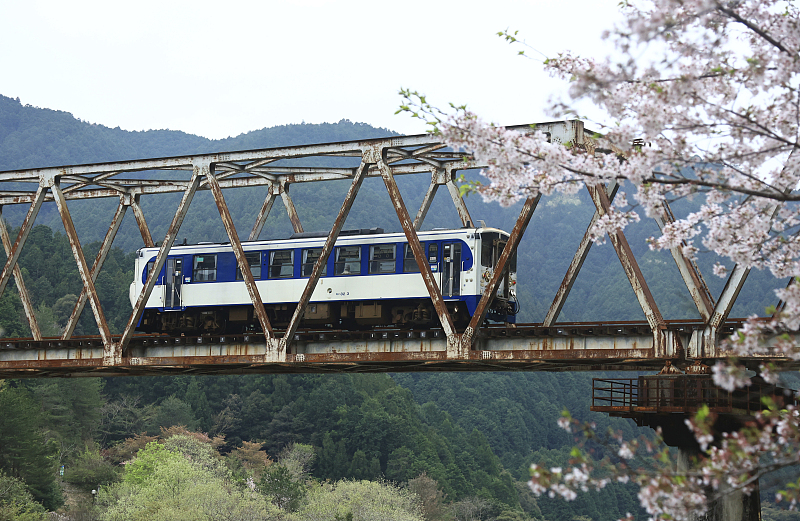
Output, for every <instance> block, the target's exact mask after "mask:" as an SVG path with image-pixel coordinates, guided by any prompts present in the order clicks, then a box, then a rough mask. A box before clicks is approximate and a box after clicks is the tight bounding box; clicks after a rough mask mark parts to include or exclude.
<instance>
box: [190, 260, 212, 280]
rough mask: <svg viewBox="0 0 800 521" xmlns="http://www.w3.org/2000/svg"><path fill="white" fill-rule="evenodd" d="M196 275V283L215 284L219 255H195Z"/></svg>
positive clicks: (193, 275)
mask: <svg viewBox="0 0 800 521" xmlns="http://www.w3.org/2000/svg"><path fill="white" fill-rule="evenodd" d="M193 267H194V273H193V274H192V280H194V281H195V282H214V281H215V280H217V255H216V254H211V255H195V256H194V266H193Z"/></svg>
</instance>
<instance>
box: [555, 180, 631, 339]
mask: <svg viewBox="0 0 800 521" xmlns="http://www.w3.org/2000/svg"><path fill="white" fill-rule="evenodd" d="M618 189H619V184H618V183H617V182H616V181H611V182H610V183H609V185H608V186H607V187H605V191H606V194H607V195H608V200H609V202H611V201H613V200H614V197H615V196H616V195H617V190H618ZM599 218H600V213H599V212H598V211H597V210H595V212H594V215H592V220H591V221H590V222H589V226H588V228H586V233H584V234H583V239H581V243H580V245H579V246H578V250H577V251H576V252H575V256H574V257H573V258H572V262H571V263H570V265H569V268H568V269H567V273H566V274H565V275H564V280H562V281H561V285H560V286H559V287H558V291H557V292H556V296H555V297H554V298H553V303H552V304H550V309H549V310H547V315H545V317H544V321H543V322H542V325H544V326H546V327H548V326H552V325H553V324H554V323H555V322H556V320H557V319H558V315H560V314H561V309H562V308H563V307H564V303H565V302H566V301H567V297H568V296H569V293H570V291H572V286H573V285H574V284H575V280H576V279H577V278H578V273H580V271H581V268H582V267H583V263H584V261H585V260H586V257H587V256H588V255H589V250H590V249H591V248H592V238H591V230H592V228H593V227H594V225H595V223H597V220H598V219H599Z"/></svg>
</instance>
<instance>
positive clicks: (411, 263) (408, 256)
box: [403, 244, 425, 273]
mask: <svg viewBox="0 0 800 521" xmlns="http://www.w3.org/2000/svg"><path fill="white" fill-rule="evenodd" d="M424 248H425V247H424V246H423V249H424ZM403 250H404V252H405V253H404V254H403V273H419V264H417V259H415V258H414V252H413V251H411V245H410V244H404V245H403Z"/></svg>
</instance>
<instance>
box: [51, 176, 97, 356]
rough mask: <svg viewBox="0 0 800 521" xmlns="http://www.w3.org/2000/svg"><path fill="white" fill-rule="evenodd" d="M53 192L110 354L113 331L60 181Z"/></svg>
mask: <svg viewBox="0 0 800 521" xmlns="http://www.w3.org/2000/svg"><path fill="white" fill-rule="evenodd" d="M51 190H52V192H53V197H54V198H55V200H56V206H57V207H58V213H59V214H60V215H61V223H62V224H63V225H64V231H65V232H66V234H67V238H68V239H69V244H70V246H71V247H72V255H73V256H74V257H75V262H76V264H77V265H78V274H79V275H80V276H81V281H83V289H84V292H85V293H86V294H87V297H88V299H89V305H90V306H91V307H92V312H93V313H94V319H95V321H96V322H97V328H98V330H99V332H100V338H102V339H103V346H104V348H103V349H104V350H105V351H108V352H109V353H110V351H111V348H112V345H111V344H112V340H111V331H110V330H109V329H108V323H107V322H106V317H105V315H104V314H103V307H102V306H101V304H100V298H99V297H98V296H97V291H96V290H95V287H94V279H92V275H91V272H90V271H89V267H88V266H87V265H86V258H85V257H84V256H83V249H82V248H81V243H80V241H79V240H78V232H76V231H75V225H74V224H73V223H72V217H71V216H70V214H69V208H67V201H65V200H64V194H62V193H61V187H60V186H59V182H58V181H56V182H55V183H54V184H53V186H52V187H51Z"/></svg>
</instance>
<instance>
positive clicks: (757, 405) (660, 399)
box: [591, 374, 794, 417]
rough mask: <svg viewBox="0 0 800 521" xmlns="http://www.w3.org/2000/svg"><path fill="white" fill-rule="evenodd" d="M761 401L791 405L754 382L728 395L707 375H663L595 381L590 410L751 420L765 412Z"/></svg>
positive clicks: (780, 392)
mask: <svg viewBox="0 0 800 521" xmlns="http://www.w3.org/2000/svg"><path fill="white" fill-rule="evenodd" d="M763 398H771V399H772V400H773V401H776V400H780V401H781V403H786V401H787V400H791V401H792V402H793V401H794V398H787V397H786V396H785V395H784V392H783V390H782V389H780V388H778V387H777V386H775V385H772V384H769V383H767V382H765V381H763V380H761V379H758V378H754V379H753V383H752V385H749V386H747V387H745V388H744V389H737V390H736V391H734V392H729V391H726V390H724V389H720V388H719V387H717V386H715V385H714V381H713V379H712V376H711V375H708V374H668V375H666V374H664V375H651V376H640V377H638V378H594V379H593V381H592V407H591V410H593V411H598V412H606V413H610V414H611V415H613V416H627V417H632V416H638V415H641V414H652V413H657V414H658V413H663V414H668V413H693V412H696V411H697V410H698V409H699V408H700V407H701V406H703V405H706V406H708V408H709V410H710V411H711V412H715V413H725V414H740V415H745V416H752V415H753V414H755V413H756V412H759V411H761V410H763V409H764V407H765V404H764V400H763Z"/></svg>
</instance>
